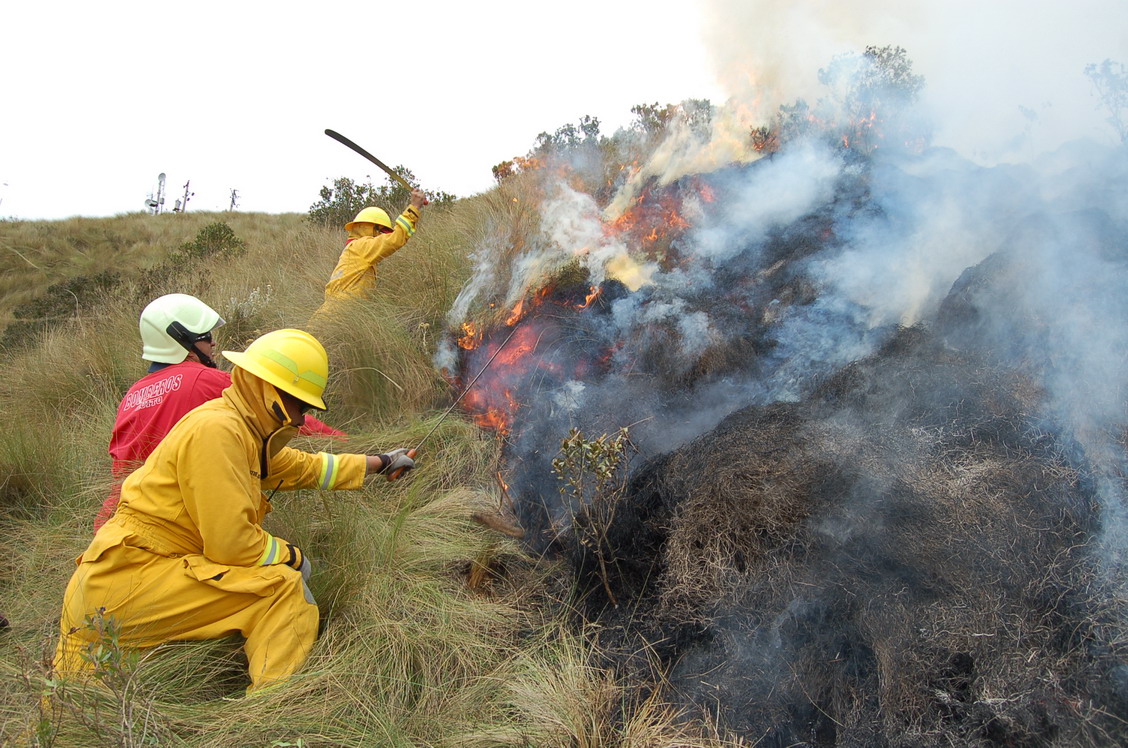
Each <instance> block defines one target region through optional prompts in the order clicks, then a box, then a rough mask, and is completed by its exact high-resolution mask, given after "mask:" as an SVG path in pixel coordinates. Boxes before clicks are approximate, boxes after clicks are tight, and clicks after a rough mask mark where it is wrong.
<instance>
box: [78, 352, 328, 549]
mask: <svg viewBox="0 0 1128 748" xmlns="http://www.w3.org/2000/svg"><path fill="white" fill-rule="evenodd" d="M230 386H231V375H230V374H228V373H227V372H225V371H220V370H219V369H212V368H210V367H207V366H204V365H203V364H199V363H196V362H195V361H183V362H181V363H179V364H172V365H171V366H166V367H165V368H163V369H160V370H158V371H154V372H152V373H151V374H146V375H145V376H143V377H141V378H140V379H138V380H137V381H136V382H135V383H134V384H133V386H132V387H130V388H129V390H128V391H127V392H126V393H125V397H123V398H122V399H121V404H120V405H118V411H117V420H115V421H114V430H113V434H112V435H111V436H110V457H111V458H113V465H112V466H111V471H112V473H113V476H114V483H113V486H112V488H111V489H110V495H109V496H108V497H107V498H106V500H105V502H103V503H102V509H101V510H100V511H99V512H98V516H97V517H95V518H94V531H95V532H97V531H98V528H99V527H101V526H102V525H103V524H105V522H106V520H108V519H109V518H110V517H112V516H113V514H114V510H115V509H117V505H118V500H119V499H120V498H121V484H122V482H123V481H124V480H125V479H126V477H127V476H128V475H129V474H130V473H132V472H133V471H134V470H136V469H137V468H139V467H141V465H142V463H144V462H145V458H147V457H148V456H149V454H150V453H151V452H152V451H153V449H154V448H156V446H157V444H159V443H160V441H161V439H163V438H164V436H165V434H167V433H168V432H169V431H170V430H171V429H172V427H173V426H175V425H176V422H177V421H179V420H180V419H181V418H182V417H183V416H184V414H185V413H187V412H188V411H190V410H192V409H193V408H195V407H196V406H197V405H203V404H204V403H206V402H207V401H208V400H214V399H215V398H217V397H219V396H220V393H222V392H223V391H224V390H225V389H227V388H228V387H230ZM298 433H300V434H303V435H306V436H308V435H311V434H324V435H327V436H345V433H344V432H343V431H338V430H337V429H335V428H333V427H331V426H327V425H325V424H324V423H322V422H321V421H319V420H317V419H316V418H313V417H311V416H308V415H307V416H306V419H305V425H304V426H302V428H301V429H300V430H299V432H298Z"/></svg>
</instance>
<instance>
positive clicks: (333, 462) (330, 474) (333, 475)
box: [318, 452, 340, 489]
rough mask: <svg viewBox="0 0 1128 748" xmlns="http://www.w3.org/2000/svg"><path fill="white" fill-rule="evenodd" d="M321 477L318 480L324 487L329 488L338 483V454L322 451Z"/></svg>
mask: <svg viewBox="0 0 1128 748" xmlns="http://www.w3.org/2000/svg"><path fill="white" fill-rule="evenodd" d="M320 457H321V479H320V481H318V482H319V483H320V484H321V488H322V489H329V488H332V487H333V486H335V485H337V472H338V470H339V469H340V465H339V464H338V460H337V456H336V455H331V454H329V453H328V452H321V453H320Z"/></svg>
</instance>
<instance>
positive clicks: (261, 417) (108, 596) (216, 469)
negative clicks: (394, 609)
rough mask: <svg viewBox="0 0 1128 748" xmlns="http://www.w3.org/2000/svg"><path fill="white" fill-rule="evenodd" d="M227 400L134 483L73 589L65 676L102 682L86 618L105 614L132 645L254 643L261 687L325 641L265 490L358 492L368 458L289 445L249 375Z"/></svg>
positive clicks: (236, 376)
mask: <svg viewBox="0 0 1128 748" xmlns="http://www.w3.org/2000/svg"><path fill="white" fill-rule="evenodd" d="M232 380H233V382H232V385H231V387H229V388H227V389H225V390H224V391H223V394H222V397H220V398H219V399H216V400H212V401H210V402H207V403H205V404H203V405H201V406H199V407H197V408H195V409H194V410H192V411H190V412H189V413H188V414H187V415H185V416H184V417H183V418H182V419H181V420H180V421H179V422H178V423H177V424H176V426H174V427H173V429H172V430H171V431H170V432H169V433H168V435H167V436H166V437H165V438H164V440H163V441H162V442H161V443H160V444H159V445H158V446H157V448H156V449H155V450H154V451H153V453H152V454H151V455H150V456H149V458H148V459H147V460H146V461H145V464H144V465H143V466H142V467H140V468H138V469H137V470H136V471H135V472H134V473H133V474H131V475H130V476H129V478H128V479H127V480H126V481H125V483H124V485H123V486H122V491H121V503H120V504H119V506H118V510H117V513H116V514H115V515H114V516H113V518H112V519H111V520H110V521H108V522H107V523H106V524H105V525H103V526H102V528H101V529H100V530H99V531H98V533H97V535H95V536H94V540H93V541H92V542H91V544H90V547H89V548H87V549H86V551H85V552H84V553H83V554H82V555H81V556H80V557H79V558H78V561H77V565H78V568H77V569H76V570H75V572H74V575H73V576H72V577H71V580H70V583H69V584H68V585H67V590H66V594H65V596H64V599H63V613H62V618H61V620H60V629H61V636H60V639H59V644H58V647H57V649H56V652H55V668H56V670H57V671H58V672H59V673H60V674H68V673H76V672H82V671H89V670H90V669H91V668H92V665H91V664H90V663H88V662H87V661H86V660H85V659H84V658H83V657H82V654H81V653H82V651H83V650H84V648H85V647H86V646H87V645H88V644H89V643H91V642H92V641H94V640H95V637H96V635H95V634H94V632H93V631H91V630H90V627H87V626H84V623H83V622H84V618H85V617H86V616H89V615H92V614H94V613H95V612H96V611H98V610H99V609H104V614H103V615H104V616H105V617H106V618H110V617H112V618H113V619H114V620H115V621H116V622H117V623H118V624H119V625H120V627H121V628H120V631H121V637H120V641H121V643H122V644H123V645H125V646H127V647H149V646H153V645H156V644H160V643H162V642H167V641H173V640H200V639H215V638H220V637H224V636H228V635H231V634H242V635H243V636H244V637H246V643H245V645H244V649H245V651H246V654H247V660H248V663H249V671H250V677H251V685H250V688H249V689H248V691H253V690H254V689H257V688H261V687H263V686H265V685H268V684H270V683H273V682H277V681H279V680H282V679H284V678H286V677H287V676H289V675H290V674H292V673H293V672H294V671H295V670H297V669H298V668H299V667H300V666H301V665H302V663H303V662H304V661H305V659H306V657H307V655H308V654H309V650H310V648H311V647H312V646H313V642H314V640H315V639H316V636H317V621H318V619H317V606H316V604H313V603H312V597H310V598H309V599H308V600H307V597H306V591H305V588H304V585H303V580H302V576H301V574H300V573H299V572H298V571H297V570H295V569H292V568H290V567H289V566H286V565H284V562H285V561H286V560H287V559H288V558H289V554H288V553H287V552H286V545H287V544H286V541H285V540H282V539H281V538H276V537H274V536H272V535H271V534H270V533H268V532H266V531H265V530H263V528H262V520H263V518H264V517H265V516H266V515H267V513H269V512H270V509H271V507H270V501H269V499H268V498H267V496H266V495H265V494H264V493H263V490H262V489H263V488H264V487H265V488H267V489H269V490H271V491H273V490H275V489H281V490H292V489H300V488H326V489H355V488H360V487H361V486H362V485H363V482H364V475H365V457H364V455H355V454H344V455H329V454H326V453H321V454H310V453H307V452H300V451H298V450H294V449H291V448H289V447H286V446H284V445H285V444H286V442H288V441H289V440H290V439H291V438H292V437H293V435H294V433H296V431H297V424H293V423H287V422H286V420H287V416H286V415H285V408H284V407H283V405H282V401H281V399H280V397H279V396H278V393H277V391H276V390H275V389H274V387H273V386H272V385H270V384H267V383H266V382H264V381H262V380H261V379H258V378H257V377H255V376H253V375H251V374H248V373H247V372H245V371H243V370H242V369H238V368H236V369H235V371H234V373H233V377H232Z"/></svg>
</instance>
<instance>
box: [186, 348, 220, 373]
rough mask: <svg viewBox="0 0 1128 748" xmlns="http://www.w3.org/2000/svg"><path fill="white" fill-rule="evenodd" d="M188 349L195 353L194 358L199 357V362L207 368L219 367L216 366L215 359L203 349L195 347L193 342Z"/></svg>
mask: <svg viewBox="0 0 1128 748" xmlns="http://www.w3.org/2000/svg"><path fill="white" fill-rule="evenodd" d="M188 350H189V351H191V352H192V353H195V354H196V358H198V359H200V363H201V364H203V365H204V366H206V367H208V368H209V369H218V368H219V367H218V366H216V364H215V361H213V360H212V357H211V356H209V355H208V354H206V353H204V352H203V351H201V350H200V349H199V348H197V347H196V344H195V343H193V344H192V347H191V348H189V349H188Z"/></svg>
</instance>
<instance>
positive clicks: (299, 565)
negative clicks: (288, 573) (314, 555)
mask: <svg viewBox="0 0 1128 748" xmlns="http://www.w3.org/2000/svg"><path fill="white" fill-rule="evenodd" d="M286 550H287V551H289V552H290V557H289V558H288V559H286V560H285V561H283V562H282V563H284V564H286V566H289V567H290V568H291V569H296V570H297V571H300V572H301V573H302V581H303V582H308V581H309V575H310V574H312V573H313V566H311V565H310V563H309V557H308V556H306V555H305V554H304V553H302V549H301V548H299V547H297V546H296V545H294V544H293V543H287V544H286Z"/></svg>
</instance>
